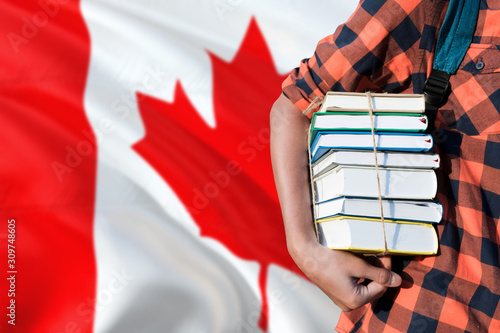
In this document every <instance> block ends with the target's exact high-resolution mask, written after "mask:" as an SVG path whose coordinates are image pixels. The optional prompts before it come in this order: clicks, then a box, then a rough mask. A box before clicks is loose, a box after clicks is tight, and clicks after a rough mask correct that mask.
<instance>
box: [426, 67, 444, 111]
mask: <svg viewBox="0 0 500 333" xmlns="http://www.w3.org/2000/svg"><path fill="white" fill-rule="evenodd" d="M449 79H450V74H448V73H446V72H442V71H439V70H436V69H433V70H432V72H431V75H430V76H429V77H428V78H427V80H426V81H425V84H424V96H425V103H427V104H429V105H431V106H433V107H435V108H436V109H437V108H439V107H440V106H442V105H443V104H444V103H445V102H446V100H447V99H448V95H449V93H450V81H449Z"/></svg>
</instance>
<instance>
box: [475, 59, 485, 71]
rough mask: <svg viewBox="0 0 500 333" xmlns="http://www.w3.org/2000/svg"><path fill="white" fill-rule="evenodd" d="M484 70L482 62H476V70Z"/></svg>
mask: <svg viewBox="0 0 500 333" xmlns="http://www.w3.org/2000/svg"><path fill="white" fill-rule="evenodd" d="M483 68H484V62H482V61H478V62H476V69H478V70H481V69H483Z"/></svg>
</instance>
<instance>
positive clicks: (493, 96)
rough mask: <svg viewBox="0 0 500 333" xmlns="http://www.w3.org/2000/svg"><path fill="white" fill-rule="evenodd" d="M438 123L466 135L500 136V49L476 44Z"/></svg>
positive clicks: (453, 79)
mask: <svg viewBox="0 0 500 333" xmlns="http://www.w3.org/2000/svg"><path fill="white" fill-rule="evenodd" d="M450 85H451V93H450V96H449V98H448V102H447V103H446V104H445V105H444V106H443V107H442V108H441V109H440V110H439V111H438V114H437V116H436V122H438V123H441V124H444V125H445V126H446V127H448V128H451V129H454V130H457V131H459V132H462V133H464V134H466V135H470V136H472V135H481V134H498V133H500V45H493V44H475V43H472V44H471V45H470V47H469V49H468V50H467V53H466V55H465V57H464V59H463V60H462V63H461V64H460V67H459V69H458V70H457V73H456V74H455V75H452V76H451V77H450Z"/></svg>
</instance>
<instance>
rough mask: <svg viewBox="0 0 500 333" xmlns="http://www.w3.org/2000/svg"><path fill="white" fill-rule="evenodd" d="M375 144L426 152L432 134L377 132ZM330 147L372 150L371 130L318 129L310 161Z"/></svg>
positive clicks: (392, 148)
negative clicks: (333, 130)
mask: <svg viewBox="0 0 500 333" xmlns="http://www.w3.org/2000/svg"><path fill="white" fill-rule="evenodd" d="M375 144H376V146H377V150H379V151H408V152H426V151H429V150H430V149H431V148H432V146H433V140H432V136H431V135H429V134H422V133H396V132H378V133H376V134H375ZM330 149H364V150H373V140H372V133H371V132H356V131H335V132H332V131H318V132H317V133H316V135H315V136H314V139H313V141H312V143H311V162H315V161H316V160H317V159H318V158H320V157H321V156H323V155H324V154H325V153H326V152H328V151H329V150H330Z"/></svg>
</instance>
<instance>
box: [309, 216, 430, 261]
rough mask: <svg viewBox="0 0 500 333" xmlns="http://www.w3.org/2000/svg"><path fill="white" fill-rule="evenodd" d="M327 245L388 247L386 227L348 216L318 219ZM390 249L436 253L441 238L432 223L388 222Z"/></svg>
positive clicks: (360, 248) (358, 249)
mask: <svg viewBox="0 0 500 333" xmlns="http://www.w3.org/2000/svg"><path fill="white" fill-rule="evenodd" d="M317 225H318V236H319V241H320V243H321V244H322V245H323V246H326V247H329V248H331V249H337V250H349V251H352V252H360V253H380V252H383V251H384V229H383V226H382V223H381V222H379V221H369V220H361V219H356V218H345V219H339V220H331V221H327V222H320V223H317ZM385 234H386V240H387V249H388V251H389V253H392V254H407V255H408V254H411V255H420V254H436V253H437V250H438V238H437V234H436V231H435V230H434V227H433V226H432V224H425V223H423V224H416V223H395V222H386V223H385Z"/></svg>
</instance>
